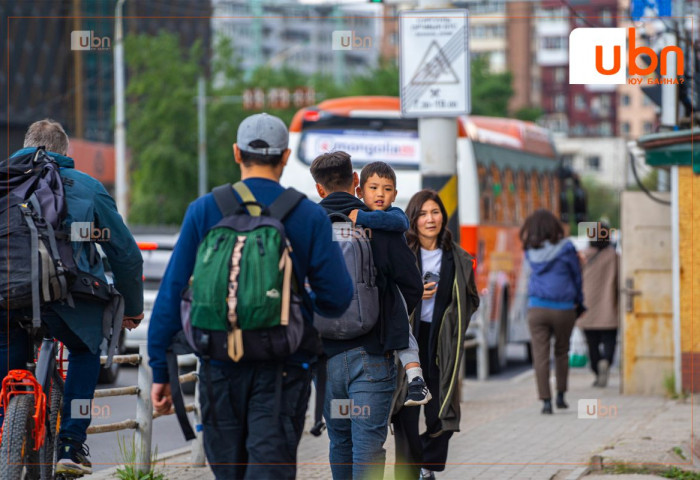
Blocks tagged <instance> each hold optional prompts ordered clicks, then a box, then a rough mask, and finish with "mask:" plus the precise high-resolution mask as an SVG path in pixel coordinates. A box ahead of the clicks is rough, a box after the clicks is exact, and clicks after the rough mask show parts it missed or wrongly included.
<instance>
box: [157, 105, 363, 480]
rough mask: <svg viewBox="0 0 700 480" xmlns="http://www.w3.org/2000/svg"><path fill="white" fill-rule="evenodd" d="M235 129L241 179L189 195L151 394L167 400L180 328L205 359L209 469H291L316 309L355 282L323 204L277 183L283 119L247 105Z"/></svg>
mask: <svg viewBox="0 0 700 480" xmlns="http://www.w3.org/2000/svg"><path fill="white" fill-rule="evenodd" d="M236 140H237V143H235V144H234V145H233V151H234V156H235V160H236V162H237V163H238V164H239V165H240V168H241V179H242V181H241V182H238V183H237V184H235V185H234V186H233V189H232V188H231V185H224V186H221V187H217V188H215V189H214V191H213V192H212V193H210V194H207V195H205V196H203V197H200V198H198V199H197V200H195V201H193V202H192V203H191V204H190V206H189V207H188V209H187V212H186V213H185V218H184V220H183V223H182V228H181V231H180V236H179V239H178V242H177V245H176V246H175V249H174V251H173V255H172V257H171V259H170V263H169V264H168V267H167V269H166V272H165V275H164V277H163V281H162V283H161V288H160V291H159V293H158V298H157V299H156V303H155V305H154V309H153V314H152V316H151V321H150V326H149V332H148V348H149V355H150V364H151V367H152V369H153V381H154V384H153V389H152V391H151V397H152V399H153V404H154V407H155V409H156V410H157V411H167V410H169V409H170V407H171V404H172V402H173V398H174V396H175V395H174V392H172V391H171V387H170V385H169V384H168V379H169V377H170V376H172V375H169V371H168V363H167V352H168V349H169V348H170V346H171V343H173V339H174V338H175V337H176V336H177V335H180V334H179V332H180V331H181V330H182V332H183V333H184V335H185V336H186V338H187V340H188V342H189V344H190V345H191V346H192V347H193V349H194V350H195V351H196V352H197V353H198V355H199V356H200V358H201V359H202V361H203V362H202V375H201V377H200V378H201V383H200V386H199V388H200V390H199V392H200V403H201V409H202V417H203V422H202V423H203V440H204V449H205V452H206V455H207V459H208V461H209V464H210V466H211V468H212V470H213V472H214V474H215V476H216V478H218V479H222V480H223V479H232V478H246V479H256V480H257V479H292V478H294V477H295V475H296V451H297V446H298V444H299V440H300V439H301V433H302V431H303V426H304V416H305V412H306V408H307V403H308V398H309V393H310V381H311V370H310V365H311V364H312V363H313V362H314V360H315V357H316V355H317V354H318V353H319V347H320V345H319V342H318V333H317V332H316V330H315V329H314V328H313V326H312V314H313V312H317V313H320V314H323V315H326V316H329V317H334V316H338V315H340V314H342V313H343V312H344V311H345V310H346V309H347V307H348V305H349V304H350V301H351V298H352V295H353V285H352V281H351V279H350V276H349V274H348V272H347V270H346V268H345V264H344V261H343V256H342V254H341V251H340V248H339V247H338V245H337V243H334V242H333V241H332V238H331V225H330V222H329V220H328V218H327V217H326V214H325V212H324V211H323V209H322V208H320V207H319V206H318V205H316V204H314V203H313V202H311V201H309V200H307V199H306V198H304V197H303V195H301V194H299V193H298V192H296V191H295V190H293V189H287V190H285V189H284V188H283V187H282V186H281V185H280V184H279V179H280V177H281V175H282V171H283V169H284V167H285V165H286V163H287V159H288V157H289V154H290V150H289V149H288V148H287V146H288V132H287V128H286V126H285V125H284V123H283V122H282V121H281V120H280V119H279V118H277V117H274V116H271V115H267V114H265V113H262V114H257V115H252V116H250V117H248V118H246V119H244V120H243V122H242V123H241V124H240V126H239V127H238V133H237V139H236ZM190 277H192V278H191V280H190ZM188 282H189V283H190V288H189V289H186V287H187V285H188ZM306 283H308V285H309V287H310V290H311V292H310V293H307V291H306V288H305V284H306ZM183 291H185V292H186V293H185V294H184V295H183V296H182V297H183V298H182V299H181V292H183ZM181 300H184V301H183V302H182V303H181ZM181 306H183V311H184V312H185V315H184V316H181ZM175 388H177V386H175Z"/></svg>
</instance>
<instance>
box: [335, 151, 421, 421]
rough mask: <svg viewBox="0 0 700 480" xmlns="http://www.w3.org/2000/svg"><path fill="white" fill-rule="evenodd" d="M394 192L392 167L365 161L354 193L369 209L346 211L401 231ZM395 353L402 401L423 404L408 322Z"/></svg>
mask: <svg viewBox="0 0 700 480" xmlns="http://www.w3.org/2000/svg"><path fill="white" fill-rule="evenodd" d="M397 193H398V191H397V190H396V174H395V173H394V170H393V169H392V168H391V167H390V166H389V165H388V164H386V163H384V162H372V163H368V164H367V165H365V166H364V168H363V169H362V171H361V172H360V185H359V186H358V187H357V196H358V197H359V198H361V199H363V200H364V202H365V205H366V206H367V208H369V209H370V210H371V211H369V212H366V211H362V210H359V209H358V210H353V211H352V212H351V213H350V215H349V217H350V219H351V220H352V221H353V222H355V223H356V224H358V225H362V226H363V227H369V228H370V229H377V230H387V231H395V232H402V233H403V232H405V231H406V230H408V227H409V223H408V218H407V217H406V214H405V213H404V212H403V210H401V209H400V208H398V207H392V206H391V204H392V203H394V201H395V200H396V194H397ZM408 313H409V314H410V313H411V312H408ZM397 353H398V356H399V361H401V364H402V365H403V367H404V369H405V370H406V376H407V377H408V395H407V396H406V401H405V402H404V405H405V406H408V407H411V406H416V405H425V404H426V403H428V402H429V401H430V399H431V398H432V395H431V394H430V391H429V390H428V386H427V385H426V383H425V380H424V379H423V370H422V369H421V367H420V360H419V358H418V342H417V341H416V338H415V337H414V336H413V332H412V330H411V328H410V326H409V329H408V348H406V349H403V350H397Z"/></svg>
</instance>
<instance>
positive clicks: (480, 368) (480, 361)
mask: <svg viewBox="0 0 700 480" xmlns="http://www.w3.org/2000/svg"><path fill="white" fill-rule="evenodd" d="M486 301H487V300H486V299H485V298H483V297H482V298H481V305H480V306H479V309H478V310H477V311H476V313H475V314H474V316H473V318H472V320H471V322H470V324H469V326H470V328H473V329H474V338H469V339H466V340H465V341H464V344H463V345H462V348H463V349H464V350H468V349H470V348H476V377H477V378H478V379H479V380H481V381H484V380H487V379H488V378H489V345H488V340H487V339H486V325H487V322H486V310H487V308H486V306H485V304H484V302H486ZM459 368H460V371H459V378H460V379H462V378H464V369H465V362H464V361H462V363H461V365H460V367H459Z"/></svg>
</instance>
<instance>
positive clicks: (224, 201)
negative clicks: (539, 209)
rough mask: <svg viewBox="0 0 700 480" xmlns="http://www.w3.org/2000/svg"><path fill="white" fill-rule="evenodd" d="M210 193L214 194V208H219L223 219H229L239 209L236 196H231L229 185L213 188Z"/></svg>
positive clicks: (239, 205) (231, 191)
mask: <svg viewBox="0 0 700 480" xmlns="http://www.w3.org/2000/svg"><path fill="white" fill-rule="evenodd" d="M212 193H213V194H214V200H215V201H216V206H217V207H219V210H221V215H223V216H224V217H230V216H231V215H233V214H234V213H236V211H237V210H238V209H239V208H240V207H241V204H240V203H238V200H237V199H236V196H235V195H234V194H233V190H232V189H231V184H230V183H226V184H224V185H219V186H218V187H214V190H212Z"/></svg>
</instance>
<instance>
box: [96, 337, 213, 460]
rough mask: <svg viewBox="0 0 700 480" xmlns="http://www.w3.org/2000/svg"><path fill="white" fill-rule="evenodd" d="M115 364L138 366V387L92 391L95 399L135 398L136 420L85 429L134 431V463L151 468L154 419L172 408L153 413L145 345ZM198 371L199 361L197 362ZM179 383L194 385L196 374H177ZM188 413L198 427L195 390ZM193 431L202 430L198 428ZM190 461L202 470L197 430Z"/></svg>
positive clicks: (104, 359)
mask: <svg viewBox="0 0 700 480" xmlns="http://www.w3.org/2000/svg"><path fill="white" fill-rule="evenodd" d="M106 360H107V357H106V356H103V357H101V358H100V363H101V364H103V365H104V363H105V362H106ZM112 361H113V362H114V363H119V364H125V363H128V364H132V365H137V366H138V374H137V385H132V386H128V387H117V388H105V389H100V390H96V391H95V398H107V397H116V396H124V395H135V396H136V419H128V420H122V421H120V422H114V423H106V424H102V425H92V426H90V427H89V428H88V430H87V433H88V434H98V433H107V432H117V431H119V430H135V432H136V436H135V448H136V462H135V463H136V464H138V465H144V466H149V468H150V465H151V443H152V433H153V420H155V419H156V418H158V417H162V416H164V415H172V414H174V413H175V411H174V409H172V408H171V409H170V411H169V412H167V413H157V412H155V411H154V410H153V403H152V401H151V387H152V386H153V375H152V373H151V369H150V367H149V366H148V349H147V347H146V345H144V344H142V345H139V353H138V354H133V355H115V356H114V358H113V359H112ZM197 370H199V361H197ZM179 378H180V383H187V382H196V381H197V375H196V374H195V373H194V372H191V373H187V374H184V375H180V377H179ZM185 409H186V410H187V411H188V412H194V414H195V423H196V424H197V425H198V424H200V422H201V421H200V418H201V415H200V409H199V389H195V401H194V403H189V404H187V405H185ZM196 430H201V429H199V428H197V429H196ZM191 462H192V465H193V466H198V467H203V466H205V461H204V449H203V444H202V433H201V431H197V437H196V438H195V439H194V440H193V441H192V456H191Z"/></svg>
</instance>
